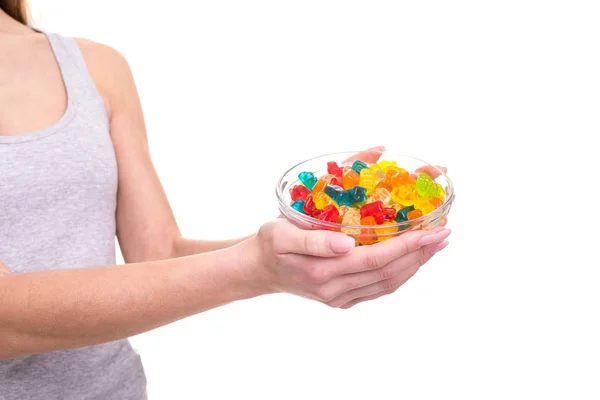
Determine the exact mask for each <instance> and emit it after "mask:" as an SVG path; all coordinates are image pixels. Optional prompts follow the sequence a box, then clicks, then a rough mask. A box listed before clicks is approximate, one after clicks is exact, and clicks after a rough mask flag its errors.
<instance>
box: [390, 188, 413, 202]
mask: <svg viewBox="0 0 600 400" xmlns="http://www.w3.org/2000/svg"><path fill="white" fill-rule="evenodd" d="M392 200H394V202H395V203H398V204H402V205H404V206H411V205H413V204H415V193H414V192H413V190H412V189H411V188H410V187H408V186H406V185H402V186H398V187H397V188H395V189H394V190H392Z"/></svg>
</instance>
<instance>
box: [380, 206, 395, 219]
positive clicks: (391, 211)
mask: <svg viewBox="0 0 600 400" xmlns="http://www.w3.org/2000/svg"><path fill="white" fill-rule="evenodd" d="M383 212H384V213H385V220H386V221H394V220H396V209H395V208H392V207H389V208H384V209H383Z"/></svg>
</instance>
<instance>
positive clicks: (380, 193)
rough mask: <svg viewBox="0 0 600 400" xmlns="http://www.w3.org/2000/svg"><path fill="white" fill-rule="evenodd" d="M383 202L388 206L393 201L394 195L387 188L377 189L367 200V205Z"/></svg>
mask: <svg viewBox="0 0 600 400" xmlns="http://www.w3.org/2000/svg"><path fill="white" fill-rule="evenodd" d="M376 201H381V202H382V203H383V205H385V206H387V205H388V204H390V202H391V201H392V194H391V193H390V192H389V191H388V190H387V189H386V188H376V189H375V191H373V193H372V194H371V195H370V196H369V198H368V199H367V203H373V202H376Z"/></svg>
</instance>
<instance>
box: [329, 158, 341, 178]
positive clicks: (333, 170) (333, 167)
mask: <svg viewBox="0 0 600 400" xmlns="http://www.w3.org/2000/svg"><path fill="white" fill-rule="evenodd" d="M327 173H329V174H331V175H335V176H338V177H340V178H341V177H342V173H343V170H342V169H341V168H340V166H339V165H338V164H337V163H336V162H335V161H330V162H328V163H327Z"/></svg>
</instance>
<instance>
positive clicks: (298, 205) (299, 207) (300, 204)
mask: <svg viewBox="0 0 600 400" xmlns="http://www.w3.org/2000/svg"><path fill="white" fill-rule="evenodd" d="M292 208H293V209H294V210H296V211H298V212H301V213H302V214H306V213H305V212H304V200H296V201H295V202H293V203H292Z"/></svg>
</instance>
